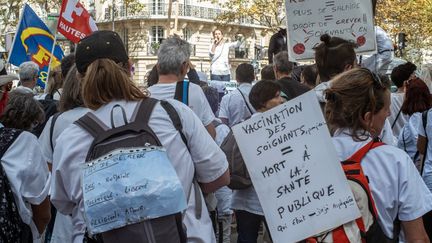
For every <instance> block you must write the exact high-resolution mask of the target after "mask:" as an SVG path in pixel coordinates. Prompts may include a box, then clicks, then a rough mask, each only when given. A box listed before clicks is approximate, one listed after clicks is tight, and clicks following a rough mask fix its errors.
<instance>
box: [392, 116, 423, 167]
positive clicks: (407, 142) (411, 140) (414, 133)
mask: <svg viewBox="0 0 432 243" xmlns="http://www.w3.org/2000/svg"><path fill="white" fill-rule="evenodd" d="M421 119H422V113H421V112H416V113H414V114H412V115H411V117H410V118H409V120H408V122H407V123H405V126H404V127H403V128H402V130H401V132H400V134H399V137H398V144H397V146H398V148H400V149H402V150H404V151H405V152H406V153H407V154H408V155H409V156H410V158H411V159H412V160H413V161H414V160H418V159H419V158H418V156H417V157H416V156H415V155H416V154H417V138H418V130H419V126H421V122H422V121H421ZM414 162H417V161H414Z"/></svg>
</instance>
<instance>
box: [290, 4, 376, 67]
mask: <svg viewBox="0 0 432 243" xmlns="http://www.w3.org/2000/svg"><path fill="white" fill-rule="evenodd" d="M285 6H286V16H287V27H288V28H287V34H288V52H289V57H290V60H291V61H298V60H307V59H313V58H314V50H313V49H312V48H313V47H315V46H316V45H317V44H319V43H320V36H321V35H323V34H329V35H330V36H337V37H340V38H343V39H347V40H352V41H354V42H355V43H357V44H358V45H359V48H358V49H357V50H356V51H357V52H358V53H372V52H374V51H375V50H376V38H375V29H374V23H373V10H372V2H371V1H370V0H286V1H285Z"/></svg>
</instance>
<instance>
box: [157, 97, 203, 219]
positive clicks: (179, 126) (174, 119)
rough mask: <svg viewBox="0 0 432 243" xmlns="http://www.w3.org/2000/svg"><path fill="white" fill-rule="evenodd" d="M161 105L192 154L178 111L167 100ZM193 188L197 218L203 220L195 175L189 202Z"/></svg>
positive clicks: (162, 101)
mask: <svg viewBox="0 0 432 243" xmlns="http://www.w3.org/2000/svg"><path fill="white" fill-rule="evenodd" d="M161 105H162V107H163V108H164V109H165V111H166V112H167V113H168V116H169V117H170V119H171V122H172V123H173V125H174V127H175V129H176V130H177V131H178V132H179V133H180V137H181V139H182V140H183V143H184V144H185V146H186V148H187V150H188V151H189V154H190V148H189V145H188V141H187V139H186V136H185V135H184V133H183V125H182V123H181V120H180V117H179V115H178V113H177V111H176V109H175V108H174V107H173V106H172V105H171V104H170V103H169V102H168V101H166V100H161ZM192 187H193V188H194V191H195V217H196V219H200V218H201V211H202V200H201V193H200V189H199V184H198V182H197V180H195V175H194V178H193V180H192V185H191V188H190V189H189V194H188V196H187V201H188V202H189V198H190V193H191V192H192Z"/></svg>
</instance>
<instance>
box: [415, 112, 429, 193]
mask: <svg viewBox="0 0 432 243" xmlns="http://www.w3.org/2000/svg"><path fill="white" fill-rule="evenodd" d="M426 133H427V134H426ZM418 135H420V136H423V137H427V139H428V144H427V148H426V149H427V151H426V160H425V162H424V167H423V175H422V176H423V180H424V181H425V183H426V186H427V187H428V188H429V190H430V191H431V192H432V142H431V140H432V112H431V111H430V110H429V111H428V115H427V122H426V132H425V129H424V125H423V119H422V118H420V121H419V126H418ZM426 135H427V136H426Z"/></svg>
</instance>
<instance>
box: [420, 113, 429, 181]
mask: <svg viewBox="0 0 432 243" xmlns="http://www.w3.org/2000/svg"><path fill="white" fill-rule="evenodd" d="M428 112H429V110H425V111H423V112H422V123H423V130H424V131H425V137H426V144H425V148H426V149H425V153H424V155H423V159H422V163H421V166H420V175H423V170H424V165H425V162H426V155H427V151H428V149H427V148H428V143H429V139H428V135H427V131H426V126H427V117H428Z"/></svg>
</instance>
